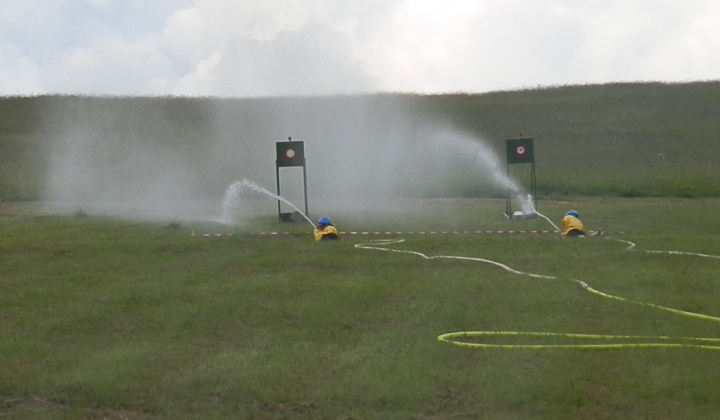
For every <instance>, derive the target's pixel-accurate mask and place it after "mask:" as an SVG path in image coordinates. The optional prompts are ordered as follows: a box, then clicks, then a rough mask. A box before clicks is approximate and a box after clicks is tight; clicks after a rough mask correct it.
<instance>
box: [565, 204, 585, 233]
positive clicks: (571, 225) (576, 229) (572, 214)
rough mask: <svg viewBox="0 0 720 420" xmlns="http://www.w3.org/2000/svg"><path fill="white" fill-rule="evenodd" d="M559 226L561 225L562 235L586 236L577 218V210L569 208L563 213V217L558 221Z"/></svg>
mask: <svg viewBox="0 0 720 420" xmlns="http://www.w3.org/2000/svg"><path fill="white" fill-rule="evenodd" d="M560 226H561V227H562V231H563V236H564V237H566V238H573V237H578V236H586V235H585V231H584V230H583V224H582V222H581V221H580V219H579V218H578V212H576V211H575V210H570V211H569V212H567V213H565V217H563V219H562V221H561V222H560Z"/></svg>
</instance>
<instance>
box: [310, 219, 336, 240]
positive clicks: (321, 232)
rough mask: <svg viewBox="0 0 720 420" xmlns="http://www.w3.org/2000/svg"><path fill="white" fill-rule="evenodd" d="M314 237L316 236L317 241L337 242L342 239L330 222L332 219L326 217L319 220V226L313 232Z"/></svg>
mask: <svg viewBox="0 0 720 420" xmlns="http://www.w3.org/2000/svg"><path fill="white" fill-rule="evenodd" d="M313 235H315V240H316V241H336V240H338V239H340V235H338V231H337V229H335V226H333V224H332V222H330V218H329V217H325V216H323V217H321V218H320V220H318V226H317V227H316V228H315V230H314V231H313Z"/></svg>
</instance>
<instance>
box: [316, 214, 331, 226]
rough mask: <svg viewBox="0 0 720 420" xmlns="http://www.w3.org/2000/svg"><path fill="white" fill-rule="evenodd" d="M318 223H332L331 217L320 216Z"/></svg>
mask: <svg viewBox="0 0 720 420" xmlns="http://www.w3.org/2000/svg"><path fill="white" fill-rule="evenodd" d="M318 224H319V225H332V222H330V218H329V217H326V216H323V217H321V218H320V220H318Z"/></svg>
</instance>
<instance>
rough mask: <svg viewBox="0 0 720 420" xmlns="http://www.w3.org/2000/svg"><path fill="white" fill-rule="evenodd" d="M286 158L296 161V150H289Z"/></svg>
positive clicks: (286, 152)
mask: <svg viewBox="0 0 720 420" xmlns="http://www.w3.org/2000/svg"><path fill="white" fill-rule="evenodd" d="M285 158H286V159H287V160H293V159H295V150H293V149H287V150H286V151H285Z"/></svg>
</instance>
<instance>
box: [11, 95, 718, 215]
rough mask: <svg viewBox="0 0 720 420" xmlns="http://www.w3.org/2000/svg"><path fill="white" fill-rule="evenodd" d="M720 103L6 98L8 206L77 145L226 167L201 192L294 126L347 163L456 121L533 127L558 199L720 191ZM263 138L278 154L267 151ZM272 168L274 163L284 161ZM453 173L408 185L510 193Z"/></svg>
mask: <svg viewBox="0 0 720 420" xmlns="http://www.w3.org/2000/svg"><path fill="white" fill-rule="evenodd" d="M719 95H720V82H717V81H708V82H695V83H684V84H662V83H616V84H606V85H587V86H558V87H553V88H546V89H536V90H520V91H510V92H491V93H484V94H444V95H410V94H378V95H358V96H335V97H306V98H304V97H300V98H252V99H243V98H237V99H218V98H173V97H160V98H131V97H130V98H126V97H120V98H113V97H100V98H96V97H81V96H80V97H77V96H41V97H32V98H22V97H6V98H0V152H2V153H0V200H3V201H32V200H37V199H39V198H40V197H42V193H43V191H44V188H45V187H46V185H45V181H46V173H47V171H48V169H47V165H48V162H47V161H46V159H48V156H49V154H50V153H49V150H52V149H53V148H58V147H62V144H63V141H65V140H64V139H72V138H77V137H80V138H85V143H82V144H86V143H88V144H96V143H100V144H103V147H100V148H98V150H95V151H93V152H92V153H97V154H98V156H97V159H103V158H104V155H103V153H107V151H108V150H114V151H115V153H118V154H119V156H120V157H122V156H126V155H128V154H131V151H130V150H127V147H130V146H127V145H134V144H136V140H137V139H142V142H141V144H142V146H143V147H144V148H146V149H147V150H165V154H164V156H168V157H172V158H173V160H172V162H173V164H174V165H179V166H182V167H187V168H188V171H189V170H191V169H193V168H194V170H196V171H197V168H212V170H211V171H210V170H203V171H199V172H197V173H194V176H191V177H188V179H187V180H186V181H185V184H187V187H188V188H189V189H191V190H192V191H193V192H195V193H196V194H198V195H201V194H208V193H209V192H214V191H223V190H224V188H226V187H227V183H228V180H229V179H235V177H237V176H238V168H255V170H254V172H253V174H252V175H253V176H256V175H258V174H259V173H263V174H264V173H265V172H264V171H263V170H262V167H260V165H259V163H258V157H259V156H264V153H265V151H268V153H270V154H271V153H272V147H271V146H272V145H271V144H270V143H271V142H272V141H278V140H282V139H284V138H285V135H286V134H287V133H286V132H289V133H292V132H294V131H301V132H300V133H298V135H301V136H302V137H303V138H305V139H307V140H308V145H309V147H310V145H311V144H313V142H314V143H315V144H317V143H320V144H323V145H325V146H324V147H327V148H329V149H331V150H332V154H333V155H335V156H336V157H337V158H345V157H346V154H347V153H351V151H352V150H354V149H353V147H354V144H355V143H358V142H362V141H366V139H369V140H367V141H368V142H369V146H368V147H371V148H377V149H378V153H384V152H383V151H384V150H385V148H389V150H392V148H391V146H392V144H393V141H397V142H399V143H398V144H405V143H403V142H409V143H410V144H412V141H413V139H416V138H423V137H424V136H427V135H429V134H432V132H433V131H434V130H436V129H437V127H447V126H450V127H452V128H453V129H456V130H458V131H460V132H464V133H467V134H468V135H469V136H471V137H477V138H482V139H484V141H485V142H486V143H487V144H488V145H489V146H490V147H491V148H492V149H493V150H494V151H495V152H496V153H497V156H500V157H503V156H504V153H505V149H504V146H505V145H504V140H505V139H508V138H513V137H516V136H518V135H519V134H520V133H522V134H524V135H525V136H526V137H533V138H534V139H535V160H536V164H537V184H538V185H537V187H538V192H539V194H540V195H542V196H545V197H551V198H552V197H556V196H578V195H579V196H612V197H683V198H696V197H717V196H719V195H720V183H718V182H717V181H716V172H717V162H718V160H720V147H717V133H718V132H720V119H718V118H717V115H719V114H720V102H719V101H717V97H718V96H719ZM281 133H282V134H281ZM83 136H85V137H83ZM228 139H231V140H228ZM335 139H337V140H335ZM349 139H357V140H352V141H350V140H349ZM377 139H383V142H382V143H381V144H378V143H377ZM226 141H231V142H232V144H233V147H229V146H226V147H227V148H228V150H221V151H220V153H223V154H232V155H233V156H236V157H235V159H234V160H233V161H232V163H227V162H225V161H224V160H223V162H219V160H220V159H218V157H219V155H218V154H217V153H215V154H212V153H210V151H212V150H213V149H212V146H213V145H214V144H216V143H218V142H220V143H222V142H226ZM263 142H268V145H269V146H261V145H262V144H263ZM336 142H338V143H337V145H336ZM345 142H347V143H345ZM238 144H242V147H237V145H238ZM340 146H342V147H340ZM135 147H138V146H137V145H136V146H135ZM89 153H90V152H89ZM309 153H310V152H309ZM310 154H311V155H312V153H310ZM158 156H163V155H158ZM315 156H317V151H316V152H315ZM155 158H156V159H160V158H159V157H155ZM503 160H504V159H503ZM268 161H269V162H270V166H272V156H271V155H270V156H269V157H268ZM107 164H108V165H109V167H108V171H109V172H111V173H114V172H112V171H113V170H114V171H119V170H120V169H122V168H120V169H118V168H115V167H114V166H113V165H114V164H117V162H116V161H113V160H112V159H110V160H108V163H107ZM368 165H369V166H371V162H369V163H368ZM406 171H407V170H406ZM448 172H451V173H448V174H447V177H446V178H444V179H442V180H427V181H426V182H425V184H427V183H429V182H430V181H433V182H435V183H437V185H435V184H433V185H432V187H433V189H432V190H431V191H430V192H428V191H427V190H425V189H423V188H419V190H418V191H415V190H413V188H412V187H410V186H408V185H405V184H406V183H405V184H398V185H395V188H396V190H397V193H398V194H401V195H407V196H415V197H417V196H423V194H424V196H427V195H428V194H429V195H431V196H442V197H497V194H498V191H497V188H496V186H494V185H484V184H483V183H482V182H481V180H478V179H477V178H478V176H477V175H478V174H477V168H476V167H474V166H470V167H462V166H458V167H454V168H453V170H452V171H448ZM400 175H402V173H401V174H399V176H398V178H403V176H400ZM404 175H405V176H404V177H405V178H407V176H408V174H407V173H405V174H404ZM417 175H418V174H415V175H414V176H417ZM255 181H259V180H258V179H255ZM389 181H392V180H389ZM521 181H522V180H521ZM108 182H110V181H108ZM268 182H269V181H268ZM487 184H489V183H487ZM310 188H312V182H311V183H310ZM500 194H502V192H500ZM211 195H212V194H211Z"/></svg>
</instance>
